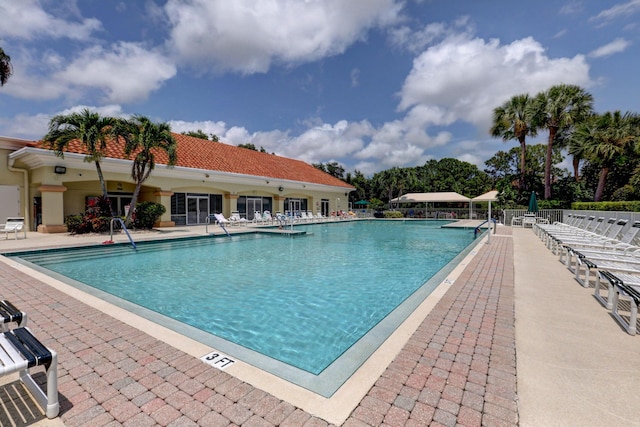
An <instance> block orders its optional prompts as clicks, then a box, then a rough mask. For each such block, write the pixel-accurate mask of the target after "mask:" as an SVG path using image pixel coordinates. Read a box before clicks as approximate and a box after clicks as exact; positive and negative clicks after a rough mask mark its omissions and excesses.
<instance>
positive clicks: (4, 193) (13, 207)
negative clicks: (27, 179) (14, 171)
mask: <svg viewBox="0 0 640 427" xmlns="http://www.w3.org/2000/svg"><path fill="white" fill-rule="evenodd" d="M0 200H2V203H0V223H4V222H5V221H6V219H7V217H10V216H19V217H21V216H24V214H23V213H22V212H20V187H18V186H15V185H0Z"/></svg>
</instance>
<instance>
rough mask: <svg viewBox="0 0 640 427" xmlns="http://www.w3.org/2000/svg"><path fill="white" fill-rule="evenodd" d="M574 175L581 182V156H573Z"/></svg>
mask: <svg viewBox="0 0 640 427" xmlns="http://www.w3.org/2000/svg"><path fill="white" fill-rule="evenodd" d="M573 176H574V177H575V179H576V182H580V157H578V156H573Z"/></svg>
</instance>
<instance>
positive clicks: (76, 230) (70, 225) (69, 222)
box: [64, 214, 87, 234]
mask: <svg viewBox="0 0 640 427" xmlns="http://www.w3.org/2000/svg"><path fill="white" fill-rule="evenodd" d="M64 224H65V225H66V226H67V231H68V232H69V233H71V234H83V233H86V232H87V231H85V229H86V224H85V223H84V221H83V219H82V215H80V214H77V215H67V217H66V218H65V219H64Z"/></svg>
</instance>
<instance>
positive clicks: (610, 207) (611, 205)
mask: <svg viewBox="0 0 640 427" xmlns="http://www.w3.org/2000/svg"><path fill="white" fill-rule="evenodd" d="M571 209H575V210H583V211H624V212H640V202H638V201H636V202H574V203H571Z"/></svg>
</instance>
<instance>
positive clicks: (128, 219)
mask: <svg viewBox="0 0 640 427" xmlns="http://www.w3.org/2000/svg"><path fill="white" fill-rule="evenodd" d="M141 188H142V182H139V183H137V184H136V188H135V189H134V190H133V196H131V204H130V205H129V212H127V217H126V218H125V219H124V223H125V224H127V226H128V225H129V224H130V223H131V216H132V215H133V211H134V210H135V208H136V205H137V204H138V196H139V195H140V189H141Z"/></svg>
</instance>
